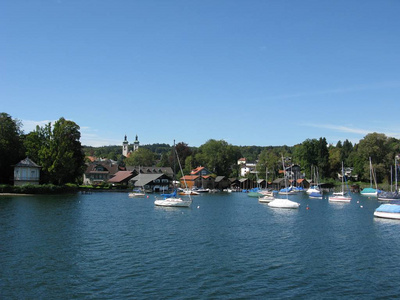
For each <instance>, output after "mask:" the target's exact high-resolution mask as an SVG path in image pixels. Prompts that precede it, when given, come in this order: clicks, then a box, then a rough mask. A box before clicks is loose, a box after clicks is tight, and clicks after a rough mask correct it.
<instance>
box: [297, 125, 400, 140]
mask: <svg viewBox="0 0 400 300" xmlns="http://www.w3.org/2000/svg"><path fill="white" fill-rule="evenodd" d="M303 126H308V127H314V128H322V129H330V130H332V131H336V132H345V133H353V134H356V135H360V139H361V138H363V137H364V136H366V135H367V134H369V133H373V132H377V133H383V134H385V135H386V136H389V137H394V138H399V137H400V132H396V131H395V130H392V129H390V128H375V129H373V130H371V129H362V128H356V127H352V126H351V127H350V126H341V125H333V124H312V123H305V124H303Z"/></svg>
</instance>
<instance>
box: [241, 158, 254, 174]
mask: <svg viewBox="0 0 400 300" xmlns="http://www.w3.org/2000/svg"><path fill="white" fill-rule="evenodd" d="M237 164H238V165H239V166H240V177H246V176H247V175H248V174H249V173H254V172H256V167H257V163H256V162H248V161H247V160H246V158H239V160H238V162H237Z"/></svg>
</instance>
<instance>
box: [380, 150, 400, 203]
mask: <svg viewBox="0 0 400 300" xmlns="http://www.w3.org/2000/svg"><path fill="white" fill-rule="evenodd" d="M394 169H395V176H394V177H395V188H394V192H393V184H392V182H393V174H392V168H390V192H381V193H379V195H378V200H379V201H393V200H400V194H399V190H398V188H397V170H398V166H397V155H396V157H395V159H394Z"/></svg>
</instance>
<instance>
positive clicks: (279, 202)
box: [268, 155, 300, 208]
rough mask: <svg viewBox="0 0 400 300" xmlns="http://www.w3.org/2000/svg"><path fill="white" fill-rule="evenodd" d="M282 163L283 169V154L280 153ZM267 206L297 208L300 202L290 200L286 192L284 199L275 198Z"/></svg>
mask: <svg viewBox="0 0 400 300" xmlns="http://www.w3.org/2000/svg"><path fill="white" fill-rule="evenodd" d="M282 165H283V170H285V162H284V160H283V155H282ZM285 188H287V187H286V180H285ZM268 206H270V207H274V208H299V206H300V203H297V202H295V201H290V200H289V199H288V195H287V194H286V199H282V198H275V199H274V200H272V201H271V202H269V203H268Z"/></svg>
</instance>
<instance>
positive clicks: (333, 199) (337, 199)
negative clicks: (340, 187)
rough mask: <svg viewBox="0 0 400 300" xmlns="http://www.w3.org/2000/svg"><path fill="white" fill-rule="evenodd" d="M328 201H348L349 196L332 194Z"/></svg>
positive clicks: (349, 199)
mask: <svg viewBox="0 0 400 300" xmlns="http://www.w3.org/2000/svg"><path fill="white" fill-rule="evenodd" d="M328 199H329V201H332V202H350V201H351V197H346V196H332V197H329V198H328Z"/></svg>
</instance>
